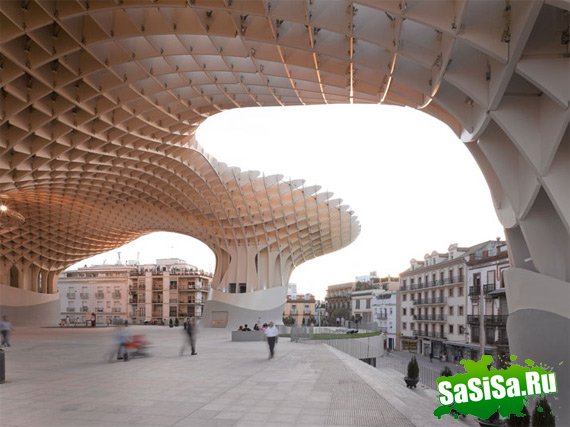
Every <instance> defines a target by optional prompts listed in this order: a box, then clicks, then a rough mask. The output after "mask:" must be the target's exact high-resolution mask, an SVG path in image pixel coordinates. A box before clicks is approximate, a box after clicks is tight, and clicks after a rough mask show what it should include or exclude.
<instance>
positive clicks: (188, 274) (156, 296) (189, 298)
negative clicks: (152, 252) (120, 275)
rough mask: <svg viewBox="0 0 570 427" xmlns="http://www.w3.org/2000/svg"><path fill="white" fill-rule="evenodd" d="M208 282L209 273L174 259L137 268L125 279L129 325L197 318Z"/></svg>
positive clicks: (206, 294) (202, 304)
mask: <svg viewBox="0 0 570 427" xmlns="http://www.w3.org/2000/svg"><path fill="white" fill-rule="evenodd" d="M211 281H212V274H211V273H207V272H205V271H203V270H199V269H198V268H197V267H195V266H193V265H191V264H188V263H187V262H186V261H184V260H181V259H178V258H165V259H158V260H156V264H150V265H141V266H138V268H137V269H135V270H133V271H131V272H130V275H129V279H128V283H129V305H130V311H129V317H130V319H131V321H132V322H133V323H161V322H168V321H169V320H170V319H172V320H176V319H178V320H179V321H182V320H183V319H184V318H186V317H201V316H202V311H203V308H204V304H205V303H206V300H207V298H208V292H209V290H210V284H211Z"/></svg>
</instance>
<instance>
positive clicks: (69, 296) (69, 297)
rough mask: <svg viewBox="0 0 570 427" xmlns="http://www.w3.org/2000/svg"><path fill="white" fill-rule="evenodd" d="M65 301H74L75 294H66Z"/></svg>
mask: <svg viewBox="0 0 570 427" xmlns="http://www.w3.org/2000/svg"><path fill="white" fill-rule="evenodd" d="M67 299H75V293H67Z"/></svg>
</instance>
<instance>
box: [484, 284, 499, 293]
mask: <svg viewBox="0 0 570 427" xmlns="http://www.w3.org/2000/svg"><path fill="white" fill-rule="evenodd" d="M495 289H496V287H495V284H494V283H488V284H486V285H484V286H483V292H484V293H486V294H488V293H489V292H493V291H494V290H495Z"/></svg>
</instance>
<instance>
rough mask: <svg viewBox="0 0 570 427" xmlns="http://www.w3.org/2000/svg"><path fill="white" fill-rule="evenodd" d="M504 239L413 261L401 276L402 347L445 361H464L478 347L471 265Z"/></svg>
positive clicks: (454, 245) (455, 245) (434, 253)
mask: <svg viewBox="0 0 570 427" xmlns="http://www.w3.org/2000/svg"><path fill="white" fill-rule="evenodd" d="M497 245H504V242H500V240H496V241H495V240H492V241H487V242H483V243H480V244H478V245H475V246H472V247H459V246H458V245H457V244H452V245H450V246H449V248H448V251H447V252H445V253H439V252H437V251H434V252H432V253H431V254H426V255H425V256H424V260H423V261H418V260H415V259H412V260H411V261H410V268H409V269H408V270H406V271H405V272H403V273H402V274H401V275H400V304H401V313H400V315H401V319H400V324H399V327H398V329H399V332H400V348H401V349H403V350H414V351H417V352H418V353H421V354H424V355H429V354H433V356H434V357H438V358H441V359H445V360H459V359H462V358H464V357H465V355H466V353H468V352H469V349H471V348H472V347H473V346H472V344H471V343H470V342H469V341H470V333H469V331H468V329H467V327H466V325H467V308H468V301H467V287H466V283H467V282H466V280H467V276H466V274H467V269H468V265H467V261H468V260H471V259H478V258H481V257H482V256H483V253H489V252H490V251H492V250H493V249H494V248H496V246H497Z"/></svg>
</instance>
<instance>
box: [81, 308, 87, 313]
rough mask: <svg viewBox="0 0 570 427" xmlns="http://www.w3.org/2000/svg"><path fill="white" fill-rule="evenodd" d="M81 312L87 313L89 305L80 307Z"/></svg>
mask: <svg viewBox="0 0 570 427" xmlns="http://www.w3.org/2000/svg"><path fill="white" fill-rule="evenodd" d="M80 311H81V312H82V313H87V312H88V311H89V307H81V310H80Z"/></svg>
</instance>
